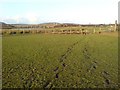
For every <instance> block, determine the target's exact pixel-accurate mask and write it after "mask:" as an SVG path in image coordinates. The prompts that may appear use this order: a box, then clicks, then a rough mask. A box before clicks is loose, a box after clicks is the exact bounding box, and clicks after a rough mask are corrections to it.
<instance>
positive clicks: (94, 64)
mask: <svg viewBox="0 0 120 90" xmlns="http://www.w3.org/2000/svg"><path fill="white" fill-rule="evenodd" d="M90 39H91V38H90ZM91 41H92V40H91ZM88 45H89V43H88V42H87V43H86V44H85V47H84V49H83V55H84V58H85V60H86V61H87V60H92V61H90V66H89V67H88V69H87V73H91V74H94V71H95V70H96V69H97V68H98V66H99V65H98V64H99V63H98V62H97V61H99V60H98V59H97V58H93V57H92V56H91V54H90V52H88V50H89V48H88V47H87V46H88ZM87 73H86V74H87ZM101 74H102V77H103V78H104V86H105V87H109V85H110V83H111V81H110V79H109V76H110V74H109V73H108V72H107V71H105V70H103V71H101Z"/></svg>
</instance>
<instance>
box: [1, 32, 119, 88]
mask: <svg viewBox="0 0 120 90" xmlns="http://www.w3.org/2000/svg"><path fill="white" fill-rule="evenodd" d="M2 45H3V46H2V48H3V49H2V74H3V75H2V76H3V77H2V87H3V88H117V87H118V37H117V33H115V32H111V33H107V34H88V35H80V34H72V35H70V34H67V35H64V34H28V35H8V36H3V38H2Z"/></svg>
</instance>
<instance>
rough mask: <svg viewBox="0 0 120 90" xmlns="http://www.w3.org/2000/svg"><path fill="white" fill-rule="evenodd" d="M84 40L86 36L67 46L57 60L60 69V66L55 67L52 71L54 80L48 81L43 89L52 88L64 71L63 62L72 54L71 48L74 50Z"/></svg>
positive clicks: (64, 64)
mask: <svg viewBox="0 0 120 90" xmlns="http://www.w3.org/2000/svg"><path fill="white" fill-rule="evenodd" d="M80 38H81V37H80ZM85 39H86V36H84V37H82V38H81V39H80V40H78V41H77V42H75V43H73V44H72V45H71V46H69V47H68V48H67V50H66V52H65V53H64V54H62V55H61V56H60V58H59V59H58V60H59V63H60V65H61V66H62V68H60V66H57V67H56V68H55V69H54V70H53V71H54V72H55V74H54V78H53V79H51V80H49V81H47V82H46V84H45V85H44V86H43V88H50V89H51V88H52V86H53V84H52V83H54V81H55V80H56V79H58V78H59V74H60V73H61V72H63V71H64V68H65V67H66V65H67V64H66V63H65V62H64V61H65V60H66V59H67V58H68V57H69V55H70V54H71V53H72V51H73V48H74V47H75V46H76V45H77V44H78V43H82V42H83V41H84V40H85Z"/></svg>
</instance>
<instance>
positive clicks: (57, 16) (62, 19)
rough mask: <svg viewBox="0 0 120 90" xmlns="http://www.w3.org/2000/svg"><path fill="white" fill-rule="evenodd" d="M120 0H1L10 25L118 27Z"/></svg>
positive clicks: (1, 16)
mask: <svg viewBox="0 0 120 90" xmlns="http://www.w3.org/2000/svg"><path fill="white" fill-rule="evenodd" d="M118 1H119V0H19V1H18V0H0V21H2V22H6V23H28V24H30V23H33V24H38V23H46V22H59V23H79V24H89V23H91V24H100V23H105V24H107V23H108V24H109V23H114V22H115V20H117V19H118Z"/></svg>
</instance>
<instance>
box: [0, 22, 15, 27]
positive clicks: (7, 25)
mask: <svg viewBox="0 0 120 90" xmlns="http://www.w3.org/2000/svg"><path fill="white" fill-rule="evenodd" d="M12 28H14V26H12V25H10V24H6V23H4V22H0V29H12Z"/></svg>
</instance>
